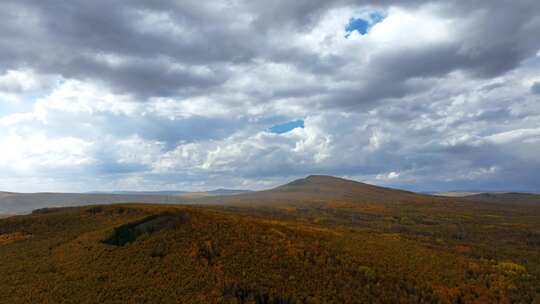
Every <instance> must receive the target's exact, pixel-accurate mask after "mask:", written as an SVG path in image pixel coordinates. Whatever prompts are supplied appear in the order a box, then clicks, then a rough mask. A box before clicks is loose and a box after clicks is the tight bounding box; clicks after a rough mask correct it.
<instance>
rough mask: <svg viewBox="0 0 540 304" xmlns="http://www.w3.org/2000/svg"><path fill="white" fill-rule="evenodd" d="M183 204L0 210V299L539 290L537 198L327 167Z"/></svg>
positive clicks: (504, 299) (233, 298)
mask: <svg viewBox="0 0 540 304" xmlns="http://www.w3.org/2000/svg"><path fill="white" fill-rule="evenodd" d="M41 195H43V194H41ZM15 196H17V194H15ZM511 196H512V197H514V196H515V195H514V194H512V195H511ZM8 197H9V195H8ZM122 197H124V198H125V196H122ZM147 197H152V198H154V199H157V198H159V196H147ZM40 198H42V196H37V197H34V199H40ZM93 198H98V197H93ZM105 198H106V196H104V197H103V199H105ZM505 198H506V197H505V196H501V197H498V198H497V200H504V199H505ZM72 199H73V198H72ZM188 202H190V203H197V206H187V205H172V204H168V205H164V204H140V203H139V204H113V205H93V206H77V207H62V208H45V209H38V210H34V211H33V212H32V213H31V214H27V215H19V216H11V217H9V218H4V219H0V261H2V263H0V290H1V292H0V303H143V302H146V303H285V304H293V303H294V304H296V303H535V301H536V302H537V300H538V299H540V290H539V289H538V286H540V264H539V263H538V261H539V260H540V205H538V204H513V203H507V204H506V203H493V202H489V201H485V200H484V201H483V200H481V199H479V198H472V199H471V198H447V197H434V196H430V195H422V194H416V193H412V192H408V191H402V190H397V189H390V188H383V187H377V186H373V185H368V184H365V183H360V182H355V181H350V180H345V179H341V178H335V177H330V176H309V177H307V178H304V179H299V180H296V181H293V182H291V183H289V184H286V185H283V186H279V187H276V188H274V189H270V190H267V191H259V192H252V193H243V194H238V195H231V196H212V197H208V196H207V197H200V198H197V199H193V200H191V199H190V200H188Z"/></svg>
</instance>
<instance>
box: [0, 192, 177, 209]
mask: <svg viewBox="0 0 540 304" xmlns="http://www.w3.org/2000/svg"><path fill="white" fill-rule="evenodd" d="M126 202H141V203H156V204H180V203H186V202H187V201H186V199H183V198H181V197H175V196H164V195H133V194H129V195H128V194H126V195H121V194H80V193H5V192H4V193H3V194H0V213H1V214H17V213H28V212H30V211H32V210H34V209H39V208H46V207H48V208H50V207H66V206H81V205H92V204H112V203H126Z"/></svg>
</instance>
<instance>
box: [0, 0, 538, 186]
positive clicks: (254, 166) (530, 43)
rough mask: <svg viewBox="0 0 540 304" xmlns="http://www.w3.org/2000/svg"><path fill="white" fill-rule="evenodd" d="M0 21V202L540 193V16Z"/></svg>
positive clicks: (408, 7)
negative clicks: (132, 194)
mask: <svg viewBox="0 0 540 304" xmlns="http://www.w3.org/2000/svg"><path fill="white" fill-rule="evenodd" d="M382 3H383V4H380V5H373V4H370V2H368V1H349V0H343V1H322V0H302V1H294V2H291V1H281V0H279V1H272V2H271V3H270V2H264V1H263V2H252V1H243V0H232V1H221V2H212V3H204V2H201V1H170V0H160V1H152V2H148V1H138V0H137V1H129V2H127V1H126V2H111V1H104V0H96V1H81V0H74V1H69V2H58V1H52V0H41V1H38V0H30V1H15V0H7V1H2V3H0V49H1V50H2V51H0V151H1V152H0V172H1V173H0V191H13V192H41V191H47V192H88V191H111V190H138V191H152V190H181V191H199V190H209V189H216V188H234V189H239V188H240V189H251V190H258V189H267V188H271V187H273V186H277V185H279V184H283V183H286V182H289V181H291V180H294V179H296V178H300V177H304V176H306V175H310V174H325V175H333V176H339V177H345V178H349V179H354V180H357V181H363V182H367V183H371V184H375V185H380V186H387V187H394V188H402V189H408V190H413V191H470V190H475V191H476V190H480V191H524V192H540V173H539V172H540V157H538V155H540V38H539V35H538V33H540V2H539V1H533V0H524V1H513V2H508V1H472V2H452V3H450V2H447V1H416V0H410V1H394V0H389V1H383V2H382Z"/></svg>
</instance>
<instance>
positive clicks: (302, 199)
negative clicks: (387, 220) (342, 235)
mask: <svg viewBox="0 0 540 304" xmlns="http://www.w3.org/2000/svg"><path fill="white" fill-rule="evenodd" d="M435 200H437V198H435V197H433V196H430V195H424V194H418V193H414V192H409V191H404V190H398V189H392V188H385V187H379V186H374V185H369V184H366V183H361V182H357V181H353V180H348V179H343V178H339V177H333V176H326V175H310V176H308V177H306V178H302V179H298V180H295V181H292V182H290V183H288V184H285V185H282V186H279V187H276V188H274V189H270V190H265V191H257V192H251V193H244V194H240V195H234V196H230V197H216V198H207V199H206V200H204V201H205V202H207V203H222V204H231V205H246V204H247V205H254V206H261V205H270V206H276V205H289V204H292V205H302V204H313V203H317V204H327V203H353V202H355V203H377V202H378V203H389V202H390V203H394V202H416V203H421V202H432V201H435ZM202 201H203V200H202ZM202 201H201V202H202Z"/></svg>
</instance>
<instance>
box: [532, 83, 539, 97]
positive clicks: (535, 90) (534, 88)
mask: <svg viewBox="0 0 540 304" xmlns="http://www.w3.org/2000/svg"><path fill="white" fill-rule="evenodd" d="M531 92H532V93H533V94H536V95H540V82H535V83H534V84H533V85H532V86H531Z"/></svg>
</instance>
